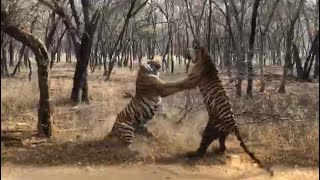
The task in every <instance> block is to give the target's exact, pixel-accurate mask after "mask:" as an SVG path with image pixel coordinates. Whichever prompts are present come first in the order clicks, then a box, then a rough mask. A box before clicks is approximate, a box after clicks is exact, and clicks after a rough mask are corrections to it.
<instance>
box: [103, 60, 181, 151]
mask: <svg viewBox="0 0 320 180" xmlns="http://www.w3.org/2000/svg"><path fill="white" fill-rule="evenodd" d="M160 68H161V64H160V63H159V62H157V61H153V60H150V61H147V62H146V63H145V64H143V65H141V66H140V68H139V71H138V76H137V79H136V94H135V96H134V97H133V98H132V99H131V100H130V102H129V103H128V105H127V106H126V107H125V108H124V109H123V110H122V111H121V112H120V113H119V114H118V116H117V118H116V121H115V123H114V125H113V128H112V130H111V132H110V133H109V134H108V135H107V139H111V138H117V139H118V140H120V143H121V144H122V145H123V146H126V147H128V146H129V145H130V144H131V143H132V139H133V137H134V132H135V131H136V130H137V129H138V128H140V129H142V131H146V133H147V134H149V135H150V134H151V133H150V132H148V130H147V128H146V126H145V123H146V122H148V121H149V120H151V119H152V118H153V116H154V114H155V112H156V111H157V109H158V107H159V105H160V103H161V97H166V96H169V95H171V94H174V93H176V92H178V91H180V89H178V88H175V87H171V88H170V87H169V88H167V87H166V83H165V82H164V81H162V80H161V79H160V78H159V70H160Z"/></svg>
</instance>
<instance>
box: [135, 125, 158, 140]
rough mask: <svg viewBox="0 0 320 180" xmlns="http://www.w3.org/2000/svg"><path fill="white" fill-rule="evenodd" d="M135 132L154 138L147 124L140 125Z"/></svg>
mask: <svg viewBox="0 0 320 180" xmlns="http://www.w3.org/2000/svg"><path fill="white" fill-rule="evenodd" d="M135 134H139V135H142V136H145V137H147V138H151V139H153V138H154V136H153V134H152V133H151V132H150V131H149V129H148V127H147V125H146V124H143V125H138V126H137V128H136V129H135Z"/></svg>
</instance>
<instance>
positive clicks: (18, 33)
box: [1, 10, 53, 137]
mask: <svg viewBox="0 0 320 180" xmlns="http://www.w3.org/2000/svg"><path fill="white" fill-rule="evenodd" d="M7 16H8V13H7V12H3V11H2V10H1V31H4V32H5V33H7V34H8V35H9V36H11V37H13V38H15V39H16V40H18V41H20V42H21V43H22V44H24V45H26V46H28V47H29V48H30V49H31V50H32V51H33V53H34V55H35V60H36V62H37V66H38V84H39V90H40V99H39V108H38V131H39V134H41V135H44V136H46V137H51V136H52V134H53V132H52V114H53V105H52V103H51V100H50V68H49V65H50V64H49V57H48V52H47V49H46V48H45V46H44V45H43V43H42V42H41V41H40V39H39V38H38V37H36V36H34V35H32V34H30V33H27V32H25V31H24V30H21V29H19V28H18V27H16V26H13V25H8V24H6V22H7V21H6V20H7V19H6V17H7Z"/></svg>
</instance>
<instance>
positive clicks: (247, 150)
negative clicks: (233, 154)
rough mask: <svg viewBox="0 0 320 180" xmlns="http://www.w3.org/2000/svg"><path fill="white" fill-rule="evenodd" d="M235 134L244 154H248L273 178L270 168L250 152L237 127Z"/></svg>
mask: <svg viewBox="0 0 320 180" xmlns="http://www.w3.org/2000/svg"><path fill="white" fill-rule="evenodd" d="M234 133H235V135H236V137H237V139H238V141H240V146H241V147H242V149H243V150H244V152H245V153H246V154H248V155H249V156H250V157H251V159H252V160H253V161H254V162H255V163H257V164H258V165H259V167H260V168H263V169H265V170H266V171H268V172H269V173H270V176H273V171H272V170H271V169H270V168H269V167H265V166H264V165H263V164H262V163H261V161H260V160H259V159H258V158H257V157H256V156H255V155H254V153H253V152H251V151H249V149H248V147H247V146H246V145H245V144H244V142H243V140H242V138H241V135H240V132H239V129H238V128H237V127H236V128H235V130H234Z"/></svg>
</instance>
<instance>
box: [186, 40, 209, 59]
mask: <svg viewBox="0 0 320 180" xmlns="http://www.w3.org/2000/svg"><path fill="white" fill-rule="evenodd" d="M186 53H187V54H186V58H187V59H191V62H192V63H194V64H195V63H197V62H200V61H202V60H203V56H204V55H206V54H208V52H207V50H206V49H205V48H204V47H202V46H200V45H199V43H196V41H193V42H192V48H188V49H187V52H186Z"/></svg>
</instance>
